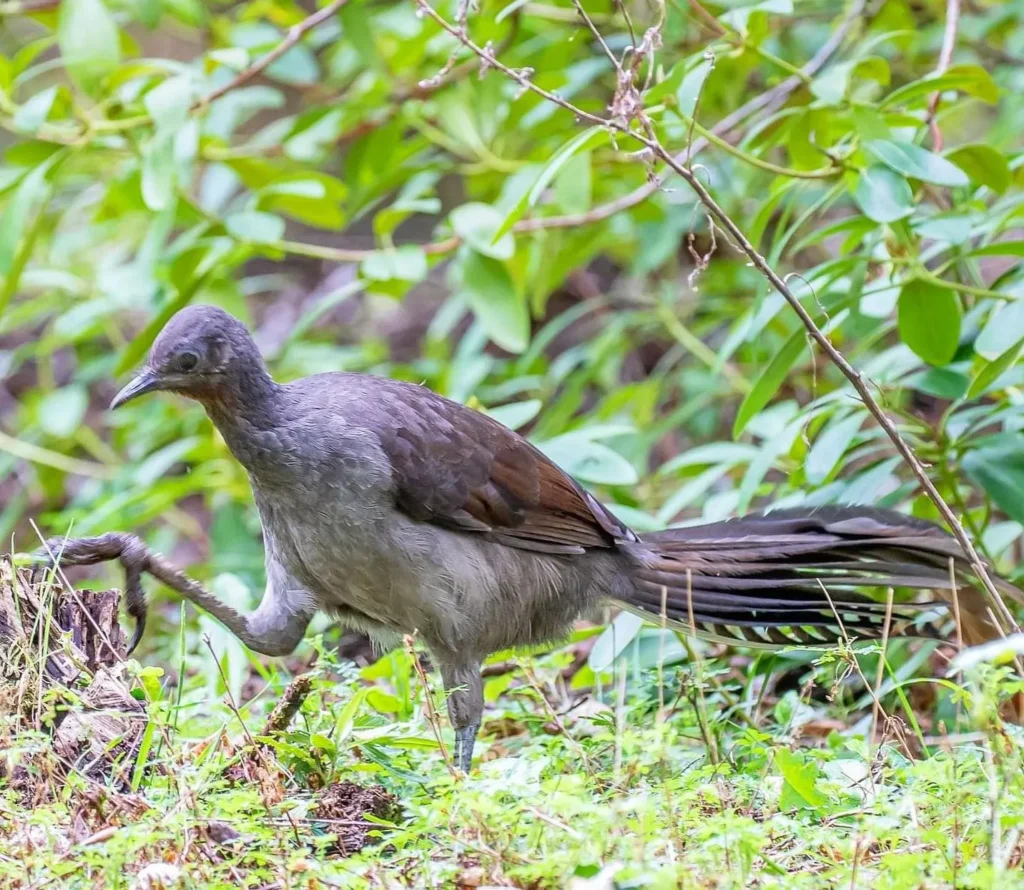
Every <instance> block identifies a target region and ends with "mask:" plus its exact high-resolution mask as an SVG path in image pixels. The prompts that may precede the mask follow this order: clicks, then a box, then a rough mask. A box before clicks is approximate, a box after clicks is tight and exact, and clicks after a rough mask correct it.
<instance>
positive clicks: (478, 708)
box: [440, 661, 484, 773]
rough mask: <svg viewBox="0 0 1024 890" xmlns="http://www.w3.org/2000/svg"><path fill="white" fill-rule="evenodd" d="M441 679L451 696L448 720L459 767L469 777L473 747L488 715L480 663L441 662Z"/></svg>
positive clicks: (456, 762)
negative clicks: (485, 710) (481, 719)
mask: <svg viewBox="0 0 1024 890" xmlns="http://www.w3.org/2000/svg"><path fill="white" fill-rule="evenodd" d="M440 667H441V679H442V680H443V681H444V688H445V691H446V692H447V693H448V718H449V720H451V724H452V728H453V729H454V730H455V765H456V766H457V767H458V768H459V769H460V770H462V772H464V773H468V772H469V770H470V767H471V766H472V765H473V746H474V744H475V743H476V734H477V732H478V731H479V730H480V718H481V716H482V715H483V712H484V687H483V679H482V677H481V676H480V664H479V662H469V663H467V662H465V661H455V662H449V661H441V665H440Z"/></svg>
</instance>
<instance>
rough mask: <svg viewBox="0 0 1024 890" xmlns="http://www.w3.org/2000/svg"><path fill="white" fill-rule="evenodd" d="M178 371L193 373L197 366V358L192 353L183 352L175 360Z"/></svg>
mask: <svg viewBox="0 0 1024 890" xmlns="http://www.w3.org/2000/svg"><path fill="white" fill-rule="evenodd" d="M175 364H176V365H177V366H178V370H179V371H185V372H188V371H194V370H195V369H196V367H197V366H198V365H199V356H198V355H197V354H196V353H194V352H183V353H181V355H179V356H178V358H177V359H176V360H175Z"/></svg>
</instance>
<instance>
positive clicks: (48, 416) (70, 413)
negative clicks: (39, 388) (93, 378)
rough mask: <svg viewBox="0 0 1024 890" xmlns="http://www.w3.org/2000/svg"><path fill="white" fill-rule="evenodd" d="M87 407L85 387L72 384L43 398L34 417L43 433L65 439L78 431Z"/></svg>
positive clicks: (87, 399)
mask: <svg viewBox="0 0 1024 890" xmlns="http://www.w3.org/2000/svg"><path fill="white" fill-rule="evenodd" d="M88 407H89V394H88V392H87V391H86V389H85V386H83V385H82V384H79V383H73V384H71V385H70V386H64V387H61V388H60V389H54V390H51V391H50V392H48V393H47V394H46V395H45V396H43V398H42V400H41V401H40V402H39V408H38V410H37V412H36V416H37V418H38V420H39V426H40V427H42V429H43V431H44V432H46V433H49V434H50V435H51V436H57V437H58V438H61V439H66V438H68V437H69V436H71V435H73V434H74V432H75V430H77V429H78V427H79V425H80V424H81V423H82V420H83V419H84V418H85V411H86V409H87V408H88Z"/></svg>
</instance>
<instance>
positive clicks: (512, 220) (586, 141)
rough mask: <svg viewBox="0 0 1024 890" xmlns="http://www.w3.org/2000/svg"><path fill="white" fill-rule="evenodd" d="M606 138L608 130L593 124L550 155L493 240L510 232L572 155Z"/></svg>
mask: <svg viewBox="0 0 1024 890" xmlns="http://www.w3.org/2000/svg"><path fill="white" fill-rule="evenodd" d="M608 139H609V135H608V130H607V129H606V128H605V127H599V126H594V127H590V128H589V129H587V130H584V131H583V132H582V133H577V134H576V135H575V136H573V138H572V139H570V140H569V141H568V142H566V143H565V145H563V146H562V147H561V148H560V149H558V151H556V152H555V153H554V155H552V157H551V160H549V161H548V162H547V164H545V165H544V168H543V169H542V170H541V171H540V174H539V175H538V176H537V179H536V180H535V181H534V183H533V185H532V186H530V188H529V189H527V190H526V192H525V193H524V194H523V196H522V197H521V198H520V199H519V200H518V201H517V202H516V204H515V206H514V207H513V208H512V210H511V211H509V214H508V216H506V217H505V221H504V222H503V223H502V224H501V226H499V228H498V231H497V232H495V234H494V241H498V239H500V238H501V237H502V236H503V235H505V234H507V233H508V232H510V231H511V230H512V226H514V225H515V224H516V223H517V222H518V221H519V220H520V219H521V218H522V216H523V214H524V213H526V211H527V210H528V209H529V208H531V207H533V206H534V205H535V204H536V203H537V202H538V201H539V200H540V198H541V195H543V194H544V191H545V189H547V187H548V186H549V185H550V184H551V181H552V180H553V179H554V178H555V176H557V175H558V171H559V170H561V169H562V168H563V167H564V166H565V165H566V164H567V163H568V162H569V159H570V158H572V157H573V155H575V154H577V153H578V152H581V151H586V150H587V149H590V148H594V147H596V146H597V145H603V144H604V143H605V142H607V141H608Z"/></svg>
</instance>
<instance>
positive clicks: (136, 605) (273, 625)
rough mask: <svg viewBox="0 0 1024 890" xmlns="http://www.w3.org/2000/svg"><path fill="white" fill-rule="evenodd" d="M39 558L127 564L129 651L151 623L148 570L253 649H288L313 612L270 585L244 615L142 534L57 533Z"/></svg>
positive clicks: (265, 651) (275, 651)
mask: <svg viewBox="0 0 1024 890" xmlns="http://www.w3.org/2000/svg"><path fill="white" fill-rule="evenodd" d="M38 557H39V561H40V562H42V563H44V564H47V565H53V564H55V563H58V564H61V565H95V564H96V563H99V562H106V561H108V560H117V561H118V562H120V563H121V565H122V566H124V570H125V608H126V610H127V612H128V614H129V615H131V616H132V617H133V618H134V619H135V632H134V634H133V635H132V641H131V646H130V648H129V650H128V651H129V653H130V652H131V651H132V650H133V649H134V648H135V647H136V645H138V642H139V640H140V639H141V638H142V632H143V631H144V630H145V627H146V596H145V592H144V591H143V589H142V575H143V573H147V572H148V573H149V574H150V575H152V576H153V577H154V578H156V579H157V580H158V581H162V582H163V583H164V584H166V585H167V586H168V587H170V588H171V589H173V590H176V591H177V592H178V593H179V594H181V596H183V597H184V598H185V599H187V600H189V601H190V602H192V603H195V604H196V605H197V606H199V607H200V608H201V609H203V610H204V611H205V612H208V613H209V614H211V615H212V616H213V617H214V618H216V619H217V620H218V621H220V623H221V624H223V625H224V626H225V627H226V628H227V629H228V630H230V631H231V632H232V633H233V634H234V635H235V636H236V637H238V639H239V640H241V641H242V642H243V643H244V644H245V645H246V646H248V647H249V648H250V649H253V650H255V651H256V652H261V653H263V654H265V655H286V654H288V653H289V652H291V651H292V650H293V649H294V648H295V647H296V646H297V645H298V643H299V640H301V639H302V635H303V634H304V633H305V630H306V627H307V625H308V624H309V621H310V618H312V613H307V612H305V611H300V612H295V611H289V610H287V609H285V608H283V607H282V604H281V603H280V602H278V601H277V600H276V599H275V598H274V597H273V596H272V591H271V589H270V587H269V585H268V591H267V594H266V595H265V596H264V599H263V602H262V603H260V607H259V608H258V609H257V610H256V611H255V612H254V613H253V614H252V615H248V616H247V615H242V614H241V613H240V612H236V611H235V610H234V609H232V608H231V607H230V606H228V605H226V604H224V603H222V602H221V601H220V600H219V599H217V597H215V596H214V595H213V594H212V593H211V592H210V591H208V590H207V589H206V588H205V587H203V585H202V584H200V583H199V582H198V581H194V580H193V579H192V578H190V577H189V576H188V575H186V574H185V573H184V572H182V571H180V570H178V569H176V568H175V567H174V566H173V565H171V564H170V563H169V562H168V561H167V560H166V559H164V558H163V557H162V556H161V555H160V554H158V553H154V552H153V551H151V550H150V549H149V548H148V547H146V545H145V543H143V541H142V540H141V539H140V538H139V537H138V536H137V535H132V534H128V533H125V532H109V533H107V534H105V535H100V536H99V537H95V538H67V539H65V538H51V539H50V540H49V541H47V542H46V546H45V549H44V552H42V553H40V554H38Z"/></svg>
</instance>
